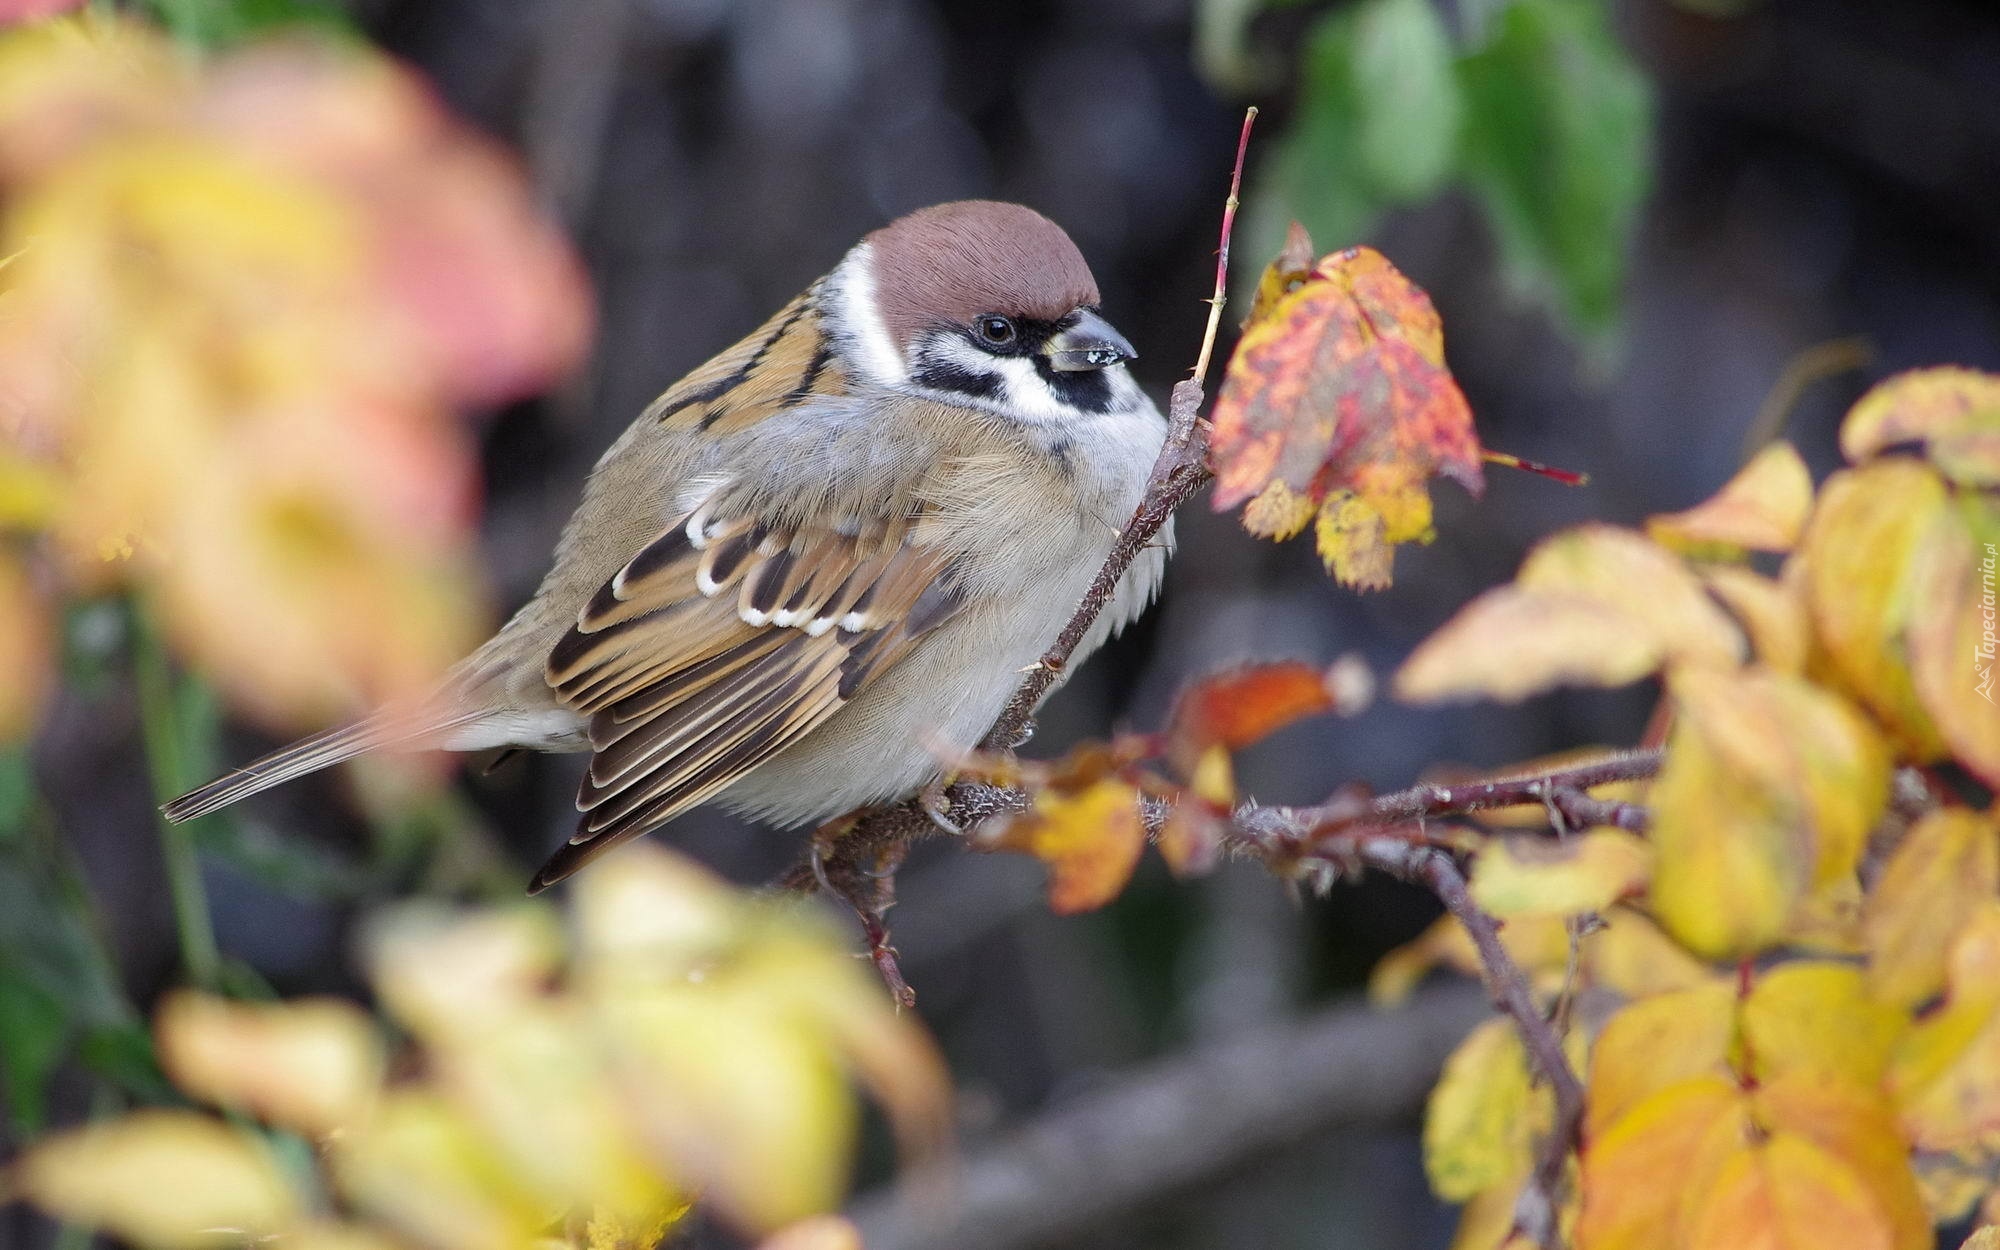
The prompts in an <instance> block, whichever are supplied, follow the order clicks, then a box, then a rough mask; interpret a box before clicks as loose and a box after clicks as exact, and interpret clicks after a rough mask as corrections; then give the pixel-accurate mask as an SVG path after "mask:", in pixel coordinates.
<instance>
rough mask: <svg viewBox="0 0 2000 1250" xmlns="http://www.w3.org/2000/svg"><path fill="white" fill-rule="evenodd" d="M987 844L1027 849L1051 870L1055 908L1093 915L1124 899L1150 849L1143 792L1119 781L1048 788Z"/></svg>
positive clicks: (1052, 907)
mask: <svg viewBox="0 0 2000 1250" xmlns="http://www.w3.org/2000/svg"><path fill="white" fill-rule="evenodd" d="M981 844H982V845H983V846H986V847H989V848H994V849H1000V850H1012V851H1026V852H1027V853H1028V854H1030V855H1033V856H1034V857H1035V858H1036V859H1039V860H1041V861H1042V862H1043V863H1045V864H1047V865H1048V867H1049V909H1050V910H1051V911H1054V912H1055V913H1057V914H1058V915H1064V916H1067V915H1071V914H1074V913H1076V912H1083V911H1091V910H1094V909H1096V908H1099V907H1102V906H1104V905H1105V904H1106V903H1108V902H1110V901H1111V900H1112V899H1114V898H1116V897H1118V893H1119V891H1121V890H1123V889H1124V888H1125V883H1126V882H1127V881H1129V880H1130V879H1131V877H1132V870H1133V869H1134V868H1136V867H1137V866H1138V863H1139V853H1140V851H1142V850H1144V849H1145V846H1146V827H1145V824H1144V822H1143V821H1142V820H1141V818H1140V814H1139V792H1138V791H1137V790H1134V789H1133V788H1132V787H1131V786H1130V785H1128V784H1126V783H1125V782H1123V781H1120V780H1118V779H1117V778H1115V777H1105V778H1101V779H1100V780H1097V781H1094V782H1091V783H1090V784H1089V785H1088V786H1087V787H1085V788H1084V789H1082V790H1081V791H1079V792H1077V793H1074V794H1066V793H1062V792H1060V791H1057V790H1054V789H1043V790H1041V791H1039V792H1038V793H1037V794H1036V795H1035V803H1034V806H1033V807H1032V808H1031V809H1029V810H1028V811H1027V812H1025V813H1023V814H1022V815H1019V816H1016V817H1014V818H1012V819H1011V820H1009V821H1007V822H1006V823H1005V824H1004V825H1003V826H1002V827H1001V828H1000V829H999V831H998V832H997V833H994V834H989V835H986V836H984V837H983V838H982V842H981Z"/></svg>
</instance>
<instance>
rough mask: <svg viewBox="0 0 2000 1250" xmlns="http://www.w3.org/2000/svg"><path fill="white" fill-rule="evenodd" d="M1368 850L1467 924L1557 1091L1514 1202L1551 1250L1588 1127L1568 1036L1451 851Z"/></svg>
mask: <svg viewBox="0 0 2000 1250" xmlns="http://www.w3.org/2000/svg"><path fill="white" fill-rule="evenodd" d="M1363 857H1364V860H1365V861H1366V862H1367V863H1368V864H1369V866H1370V867H1373V868H1377V869H1380V870H1382V871H1384V872H1390V873H1394V874H1395V875H1397V876H1400V877H1403V878H1404V879H1406V880H1411V881H1416V882H1418V883H1420V884H1422V885H1424V886H1426V887H1428V888H1429V889H1430V891H1431V893H1433V894H1435V895H1437V897H1438V901H1439V902H1441V903H1443V904H1444V905H1445V910H1447V911H1449V912H1450V913H1451V914H1452V915H1453V916H1454V917H1456V918H1457V920H1458V922H1459V924H1461V925H1463V926H1464V927H1465V931H1466V933H1467V934H1469V935H1470V936H1471V938H1472V944H1473V946H1474V947H1475V948H1476V949H1477V950H1478V951H1479V963H1480V966H1481V967H1482V968H1483V969H1484V970H1485V974H1486V989H1487V992H1488V993H1489V994H1490V995H1491V996H1492V998H1493V1005H1494V1006H1495V1007H1497V1008H1498V1009H1499V1010H1500V1011H1502V1012H1504V1013H1505V1014H1506V1015H1507V1016H1508V1017H1509V1018H1511V1019H1512V1020H1513V1022H1514V1029H1515V1031H1516V1032H1518V1033H1519V1034H1520V1036H1521V1045H1522V1046H1523V1047H1524V1048H1525V1049H1526V1050H1527V1052H1528V1059H1529V1061H1530V1062H1531V1063H1533V1064H1534V1067H1535V1071H1536V1072H1537V1073H1538V1074H1539V1075H1540V1077H1541V1079H1542V1080H1543V1081H1545V1082H1547V1084H1548V1086H1549V1089H1550V1091H1551V1092H1552V1093H1553V1094H1554V1095H1555V1103H1556V1114H1555V1123H1554V1124H1553V1125H1552V1126H1550V1129H1549V1134H1548V1136H1547V1138H1545V1139H1544V1140H1543V1142H1542V1144H1541V1146H1540V1148H1539V1149H1538V1150H1537V1151H1536V1154H1535V1168H1534V1171H1533V1172H1532V1173H1530V1174H1529V1177H1528V1183H1527V1184H1526V1185H1525V1186H1523V1187H1522V1190H1521V1195H1520V1197H1519V1198H1518V1199H1517V1200H1516V1202H1515V1205H1514V1228H1515V1230H1516V1231H1517V1232H1520V1233H1522V1234H1524V1235H1526V1236H1527V1237H1528V1238H1529V1239H1530V1240H1532V1241H1533V1242H1534V1243H1535V1244H1536V1245H1538V1246H1542V1247H1545V1248H1548V1250H1553V1248H1554V1247H1555V1246H1557V1245H1558V1244H1559V1238H1558V1229H1557V1223H1558V1221H1557V1213H1558V1212H1560V1211H1561V1210H1562V1199H1563V1185H1564V1183H1565V1177H1564V1174H1565V1172H1566V1171H1567V1169H1568V1166H1569V1157H1570V1154H1571V1153H1572V1152H1573V1151H1574V1150H1575V1149H1576V1148H1577V1146H1578V1145H1579V1135H1580V1134H1581V1132H1582V1128H1583V1082H1582V1081H1581V1080H1579V1079H1578V1078H1577V1075H1576V1070H1575V1069H1574V1068H1572V1067H1570V1063H1569V1057H1568V1056H1567V1055H1566V1054H1564V1053H1563V1045H1562V1038H1561V1037H1559V1036H1557V1034H1556V1031H1555V1029H1554V1028H1553V1027H1552V1026H1551V1025H1550V1023H1549V1021H1548V1018H1547V1017H1545V1016H1544V1015H1543V1014H1542V1009H1541V1007H1540V1006H1539V1005H1538V1004H1537V1003H1536V1002H1535V993H1534V990H1533V989H1532V988H1531V987H1530V986H1529V984H1528V977H1527V974H1526V973H1524V972H1522V971H1521V966H1520V965H1519V964H1517V963H1515V962H1514V957H1513V956H1512V955H1509V954H1508V953H1507V948H1506V946H1504V945H1503V944H1502V943H1501V941H1500V926H1499V924H1498V923H1497V922H1496V921H1495V920H1494V919H1493V917H1492V916H1490V915H1488V914H1487V913H1486V912H1485V910H1484V909H1482V908H1481V907H1480V906H1479V904H1477V903H1475V902H1474V901H1473V899H1472V893H1471V891H1470V890H1468V889H1467V888H1466V884H1465V874H1464V873H1462V872H1460V871H1459V868H1458V865H1457V864H1456V863H1455V862H1453V860H1452V858H1451V856H1450V855H1449V854H1447V853H1445V852H1444V851H1440V850H1438V849H1436V848H1434V847H1421V846H1415V847H1413V846H1407V845H1405V846H1398V845H1396V844H1394V843H1380V844H1375V845H1371V846H1370V847H1368V848H1366V849H1365V850H1364V852H1363Z"/></svg>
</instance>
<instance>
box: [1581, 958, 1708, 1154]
mask: <svg viewBox="0 0 2000 1250" xmlns="http://www.w3.org/2000/svg"><path fill="white" fill-rule="evenodd" d="M1735 1035H1736V995H1735V991H1734V990H1733V989H1732V988H1731V987H1730V986H1728V985H1724V984H1721V983H1720V982H1717V983H1713V984H1709V985H1704V986H1700V987H1698V988H1695V989H1688V990H1681V991H1679V992H1677V993H1670V994H1659V995H1655V996H1654V997H1651V998H1643V999H1640V1000H1639V1001H1637V1002H1634V1003H1631V1004H1629V1005H1627V1006H1626V1007H1625V1008H1624V1009H1622V1010H1621V1011H1619V1012H1618V1013H1617V1014H1616V1015H1614V1016H1612V1017H1611V1019H1610V1020H1609V1021H1608V1022H1607V1023H1606V1024H1605V1026H1604V1029H1603V1031H1602V1032H1600V1033H1599V1034H1598V1035H1597V1041H1596V1043H1595V1044H1594V1045H1592V1047H1591V1051H1590V1080H1589V1084H1588V1086H1587V1093H1588V1100H1587V1103H1586V1116H1585V1121H1584V1123H1585V1130H1586V1136H1587V1137H1588V1138H1590V1139H1592V1140H1595V1139H1596V1138H1597V1136H1598V1135H1599V1134H1601V1133H1603V1132H1604V1131H1605V1130H1606V1129H1607V1128H1609V1127H1610V1126H1611V1125H1612V1124H1615V1123H1616V1122H1617V1121H1618V1120H1620V1119H1622V1118H1623V1117H1624V1116H1625V1115H1626V1114H1627V1113H1628V1112H1630V1111H1631V1110H1632V1109H1633V1108H1634V1107H1636V1106H1638V1105H1639V1104H1640V1103H1642V1102H1644V1101H1646V1100H1647V1099H1648V1098H1651V1097H1652V1096H1653V1095H1654V1094H1657V1093H1659V1092H1660V1091H1661V1090H1663V1089H1667V1088H1669V1087H1671V1086H1674V1085H1678V1084H1680V1083H1681V1082H1683V1081H1686V1080H1689V1079H1691V1078H1693V1077H1698V1076H1709V1075H1721V1074H1723V1073H1725V1072H1726V1071H1727V1061H1728V1057H1729V1050H1730V1044H1731V1042H1732V1041H1733V1040H1734V1038H1735Z"/></svg>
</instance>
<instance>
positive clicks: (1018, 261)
mask: <svg viewBox="0 0 2000 1250" xmlns="http://www.w3.org/2000/svg"><path fill="white" fill-rule="evenodd" d="M866 241H867V242H868V243H870V244H872V245H873V252H874V260H875V265H874V268H875V294H876V299H877V300H878V302H879V303H880V305H881V310H882V320H883V322H884V323H885V324H886V325H887V326H888V328H889V333H890V334H891V335H892V336H894V338H895V341H896V346H897V347H898V348H899V349H901V348H907V347H908V346H909V344H910V340H911V339H912V338H913V337H914V336H916V335H917V334H918V333H919V332H921V331H924V330H927V329H930V328H932V327H933V326H936V325H939V324H949V325H966V324H969V323H970V322H971V321H972V319H973V318H975V317H977V316H979V315H980V314H981V313H1000V314H1002V315H1004V316H1008V317H1023V318H1030V319H1034V320H1040V321H1055V320H1058V319H1060V318H1062V317H1066V316H1068V315H1069V314H1070V313H1073V312H1075V311H1076V310H1077V309H1079V308H1082V307H1085V306H1086V305H1094V304H1096V303H1097V300H1098V295H1097V282H1096V280H1095V279H1093V278H1092V277H1091V276H1090V266H1089V265H1086V264H1085V263H1084V261H1083V253H1081V252H1079V251H1077V250H1076V244H1074V243H1072V242H1070V239H1069V236H1068V235H1067V234H1064V233H1063V228H1062V227H1061V226H1058V225H1057V224H1056V223H1054V222H1053V221H1050V220H1049V219H1048V218H1046V217H1044V216H1042V215H1041V214H1040V213H1038V212H1036V211H1034V210H1033V209H1031V208H1023V207H1021V206H1020V205H1019V204H1002V203H999V202H997V201H994V200H959V201H957V202H955V203H951V204H939V205H936V206H934V207H932V208H924V209H919V210H917V211H916V212H914V213H911V214H910V215H908V216H907V217H899V218H897V219H896V220H895V221H892V222H890V223H889V224H888V225H886V226H884V227H882V228H881V229H880V230H877V231H876V232H875V233H873V234H871V235H869V236H868V238H867V240H866Z"/></svg>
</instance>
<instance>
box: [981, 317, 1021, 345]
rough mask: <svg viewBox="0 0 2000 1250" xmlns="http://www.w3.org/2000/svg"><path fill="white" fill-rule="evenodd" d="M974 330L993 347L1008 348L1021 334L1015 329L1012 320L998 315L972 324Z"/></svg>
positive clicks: (983, 318) (982, 318)
mask: <svg viewBox="0 0 2000 1250" xmlns="http://www.w3.org/2000/svg"><path fill="white" fill-rule="evenodd" d="M972 328H973V330H974V331H975V332H977V333H978V335H979V337H980V338H981V339H982V340H983V341H985V342H986V343H987V344H988V345H989V346H992V347H1006V346H1007V345H1008V344H1010V343H1012V342H1013V341H1014V338H1015V336H1016V335H1017V334H1018V333H1019V332H1018V331H1016V330H1015V329H1014V323H1013V322H1012V321H1011V320H1009V319H1008V318H1006V317H1002V316H999V315H997V314H990V315H988V316H984V317H981V318H980V319H979V320H977V321H975V322H973V323H972Z"/></svg>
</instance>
